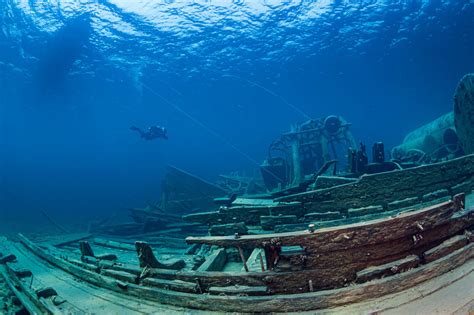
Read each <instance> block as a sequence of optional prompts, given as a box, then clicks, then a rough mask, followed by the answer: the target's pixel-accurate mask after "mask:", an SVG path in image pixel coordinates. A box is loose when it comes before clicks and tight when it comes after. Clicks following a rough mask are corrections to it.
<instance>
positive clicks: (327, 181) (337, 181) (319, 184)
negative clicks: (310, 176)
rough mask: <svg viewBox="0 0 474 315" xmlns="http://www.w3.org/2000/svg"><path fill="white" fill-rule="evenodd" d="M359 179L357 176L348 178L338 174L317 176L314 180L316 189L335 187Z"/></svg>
mask: <svg viewBox="0 0 474 315" xmlns="http://www.w3.org/2000/svg"><path fill="white" fill-rule="evenodd" d="M356 180H357V179H355V178H346V177H337V176H324V175H321V176H318V177H316V181H315V182H314V187H315V188H316V189H323V188H329V187H334V186H337V185H342V184H347V183H352V182H355V181H356Z"/></svg>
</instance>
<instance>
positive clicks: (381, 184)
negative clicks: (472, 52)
mask: <svg viewBox="0 0 474 315" xmlns="http://www.w3.org/2000/svg"><path fill="white" fill-rule="evenodd" d="M473 117H474V75H473V74H469V75H466V76H465V77H464V78H463V79H462V80H461V81H460V83H459V85H458V87H457V89H456V92H455V97H454V109H453V111H452V112H450V113H447V114H446V115H444V116H443V117H440V118H439V119H437V120H435V121H433V122H431V123H430V124H428V125H425V126H422V127H421V128H419V129H417V130H415V131H413V132H412V133H410V134H409V135H407V136H406V138H405V140H404V141H403V143H402V144H400V145H399V146H396V147H395V148H393V149H392V150H390V152H389V153H387V152H386V150H385V148H384V145H383V143H375V144H374V145H373V146H372V150H371V151H372V152H371V154H369V153H367V148H366V146H365V145H363V144H357V143H356V142H355V140H354V136H353V135H352V133H351V130H350V126H351V124H350V123H348V122H347V121H346V120H345V119H344V118H342V117H340V116H328V117H324V118H321V119H314V120H310V121H307V122H305V123H302V124H299V125H294V126H292V127H291V130H290V131H289V132H288V133H284V134H283V135H282V136H281V137H280V138H279V139H277V140H275V141H274V142H273V143H272V144H271V145H270V147H269V154H268V157H267V158H266V159H265V160H264V161H263V162H262V164H261V166H260V175H259V176H253V177H248V176H242V175H237V174H231V175H223V176H222V177H221V178H220V179H219V181H217V182H216V183H211V182H207V181H204V180H202V179H200V178H198V177H196V176H193V175H191V174H188V173H186V172H185V171H182V170H180V169H178V168H176V167H170V168H169V172H168V174H167V176H166V177H165V179H164V182H163V185H162V187H163V188H162V195H161V200H160V202H158V203H156V204H151V205H149V206H147V207H146V208H144V209H139V208H132V209H128V211H129V213H130V217H131V219H132V221H131V222H127V223H121V224H110V222H96V223H94V224H91V225H90V227H89V230H88V231H78V233H75V234H63V235H50V236H46V237H42V238H38V237H37V238H35V239H33V238H32V237H29V236H28V235H23V234H19V235H18V237H17V238H15V239H6V238H3V239H2V240H1V243H0V275H1V276H2V277H3V278H4V280H5V282H6V284H7V285H8V287H9V288H10V290H11V292H12V294H13V295H14V296H16V298H17V300H18V304H20V305H22V307H24V309H26V310H27V311H29V312H30V313H44V314H60V313H100V312H103V311H104V310H107V311H110V312H123V311H124V310H125V311H126V312H127V313H152V312H160V311H162V312H165V311H168V312H169V311H181V312H182V311H183V310H190V309H192V310H196V312H198V311H199V310H201V311H205V312H210V311H216V312H248V313H255V312H264V313H266V312H299V311H318V310H320V311H325V312H328V311H330V310H332V311H335V312H337V311H342V310H344V311H346V312H352V313H368V312H370V313H377V312H383V311H387V310H395V311H400V312H402V311H403V310H405V311H406V307H409V305H412V304H413V303H416V301H420V300H424V301H427V304H430V305H434V306H433V307H435V306H436V305H437V303H438V304H439V303H442V301H440V300H439V299H437V298H436V294H437V292H444V291H443V290H448V291H449V290H459V288H460V287H461V288H464V290H461V291H457V295H456V299H457V300H456V301H455V302H454V303H458V304H457V305H456V307H454V308H453V309H451V311H459V312H461V313H462V312H465V313H468V312H469V311H470V310H472V309H473V308H474V291H473V287H472V280H473V279H474V278H473V273H472V272H473V270H474V260H473V258H474V236H473V232H474V194H473V188H474V146H473V139H474V137H473V136H472V135H473V134H472V133H473V130H474V119H473ZM370 156H371V157H370ZM186 236H187V237H186ZM454 284H456V285H457V287H456V288H457V289H452V287H453V285H454ZM450 288H451V289H450ZM425 304H426V303H425ZM407 305H408V306H407ZM404 307H405V309H404Z"/></svg>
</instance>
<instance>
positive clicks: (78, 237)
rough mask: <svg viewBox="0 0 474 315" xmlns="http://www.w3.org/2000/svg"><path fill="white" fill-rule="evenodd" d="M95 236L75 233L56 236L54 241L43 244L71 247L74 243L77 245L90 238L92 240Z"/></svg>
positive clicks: (46, 241)
mask: <svg viewBox="0 0 474 315" xmlns="http://www.w3.org/2000/svg"><path fill="white" fill-rule="evenodd" d="M92 236H93V234H91V233H74V234H64V235H58V236H55V237H54V238H52V239H49V240H45V241H43V242H42V243H45V244H48V245H51V246H55V247H61V246H64V245H69V244H72V243H76V242H79V241H82V240H86V239H88V238H91V237H92Z"/></svg>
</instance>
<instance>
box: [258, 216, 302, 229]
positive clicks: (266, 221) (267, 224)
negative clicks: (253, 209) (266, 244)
mask: <svg viewBox="0 0 474 315" xmlns="http://www.w3.org/2000/svg"><path fill="white" fill-rule="evenodd" d="M297 221H298V218H297V217H296V215H277V216H275V215H268V216H266V215H262V216H260V225H261V226H262V229H263V230H267V231H268V230H273V228H274V227H275V225H280V224H294V223H296V222H297Z"/></svg>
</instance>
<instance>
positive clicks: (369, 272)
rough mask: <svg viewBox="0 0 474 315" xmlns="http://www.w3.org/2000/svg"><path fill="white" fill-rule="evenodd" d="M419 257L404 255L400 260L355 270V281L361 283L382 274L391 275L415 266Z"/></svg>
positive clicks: (377, 277) (380, 276)
mask: <svg viewBox="0 0 474 315" xmlns="http://www.w3.org/2000/svg"><path fill="white" fill-rule="evenodd" d="M420 261H421V260H420V258H419V257H418V256H415V255H411V256H408V257H405V258H403V259H400V260H396V261H392V262H390V263H388V264H385V265H381V266H373V267H369V268H366V269H364V270H361V271H359V272H357V276H356V282H357V283H362V282H367V281H370V280H374V279H379V278H382V277H384V276H389V275H393V274H396V273H400V272H402V271H405V270H408V269H410V268H415V267H416V266H418V265H419V264H420Z"/></svg>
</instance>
